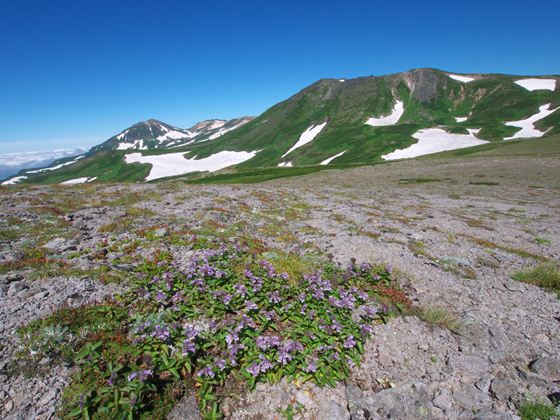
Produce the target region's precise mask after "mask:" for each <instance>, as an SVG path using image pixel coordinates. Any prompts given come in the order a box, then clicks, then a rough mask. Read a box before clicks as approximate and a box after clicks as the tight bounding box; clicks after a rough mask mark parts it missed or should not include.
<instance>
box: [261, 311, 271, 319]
mask: <svg viewBox="0 0 560 420" xmlns="http://www.w3.org/2000/svg"><path fill="white" fill-rule="evenodd" d="M261 314H262V316H264V317H265V318H266V319H267V320H269V321H270V320H271V319H272V317H273V316H274V311H266V310H262V311H261Z"/></svg>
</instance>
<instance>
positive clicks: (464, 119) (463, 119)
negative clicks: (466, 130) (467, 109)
mask: <svg viewBox="0 0 560 420" xmlns="http://www.w3.org/2000/svg"><path fill="white" fill-rule="evenodd" d="M455 121H457V122H458V123H461V122H465V121H467V117H455Z"/></svg>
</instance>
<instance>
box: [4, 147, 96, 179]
mask: <svg viewBox="0 0 560 420" xmlns="http://www.w3.org/2000/svg"><path fill="white" fill-rule="evenodd" d="M86 150H87V149H85V148H84V149H82V148H77V149H56V150H40V151H35V152H20V153H6V154H0V179H3V178H6V177H9V176H11V175H15V174H17V173H18V172H19V171H21V170H22V169H31V168H41V167H44V166H47V165H49V164H51V163H52V162H54V161H55V160H57V159H61V158H64V157H70V156H75V155H79V154H81V153H83V152H85V151H86Z"/></svg>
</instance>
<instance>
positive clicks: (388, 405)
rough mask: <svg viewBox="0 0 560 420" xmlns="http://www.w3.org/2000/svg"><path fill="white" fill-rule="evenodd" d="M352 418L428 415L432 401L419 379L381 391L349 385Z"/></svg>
mask: <svg viewBox="0 0 560 420" xmlns="http://www.w3.org/2000/svg"><path fill="white" fill-rule="evenodd" d="M346 397H347V399H348V408H349V409H350V415H351V418H352V419H362V420H367V419H377V418H388V419H421V418H430V417H431V409H432V407H433V406H432V403H431V399H430V395H429V392H428V387H427V386H426V385H424V384H423V383H421V382H414V383H409V384H404V385H401V386H398V387H396V388H392V389H387V390H383V391H380V392H377V393H375V392H372V391H365V392H364V391H361V390H360V389H359V388H358V387H356V386H349V387H348V388H347V391H346Z"/></svg>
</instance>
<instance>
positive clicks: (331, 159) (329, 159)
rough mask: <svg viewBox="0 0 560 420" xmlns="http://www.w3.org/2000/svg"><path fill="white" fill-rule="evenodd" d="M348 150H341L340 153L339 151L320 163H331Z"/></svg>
mask: <svg viewBox="0 0 560 420" xmlns="http://www.w3.org/2000/svg"><path fill="white" fill-rule="evenodd" d="M346 152H347V150H345V151H344V152H340V153H338V154H336V155H334V156H331V157H330V158H328V159H325V160H324V161H322V162H321V163H320V165H328V164H329V163H331V162H332V161H333V160H335V159H336V158H338V157H340V156H342V155H343V154H344V153H346Z"/></svg>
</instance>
